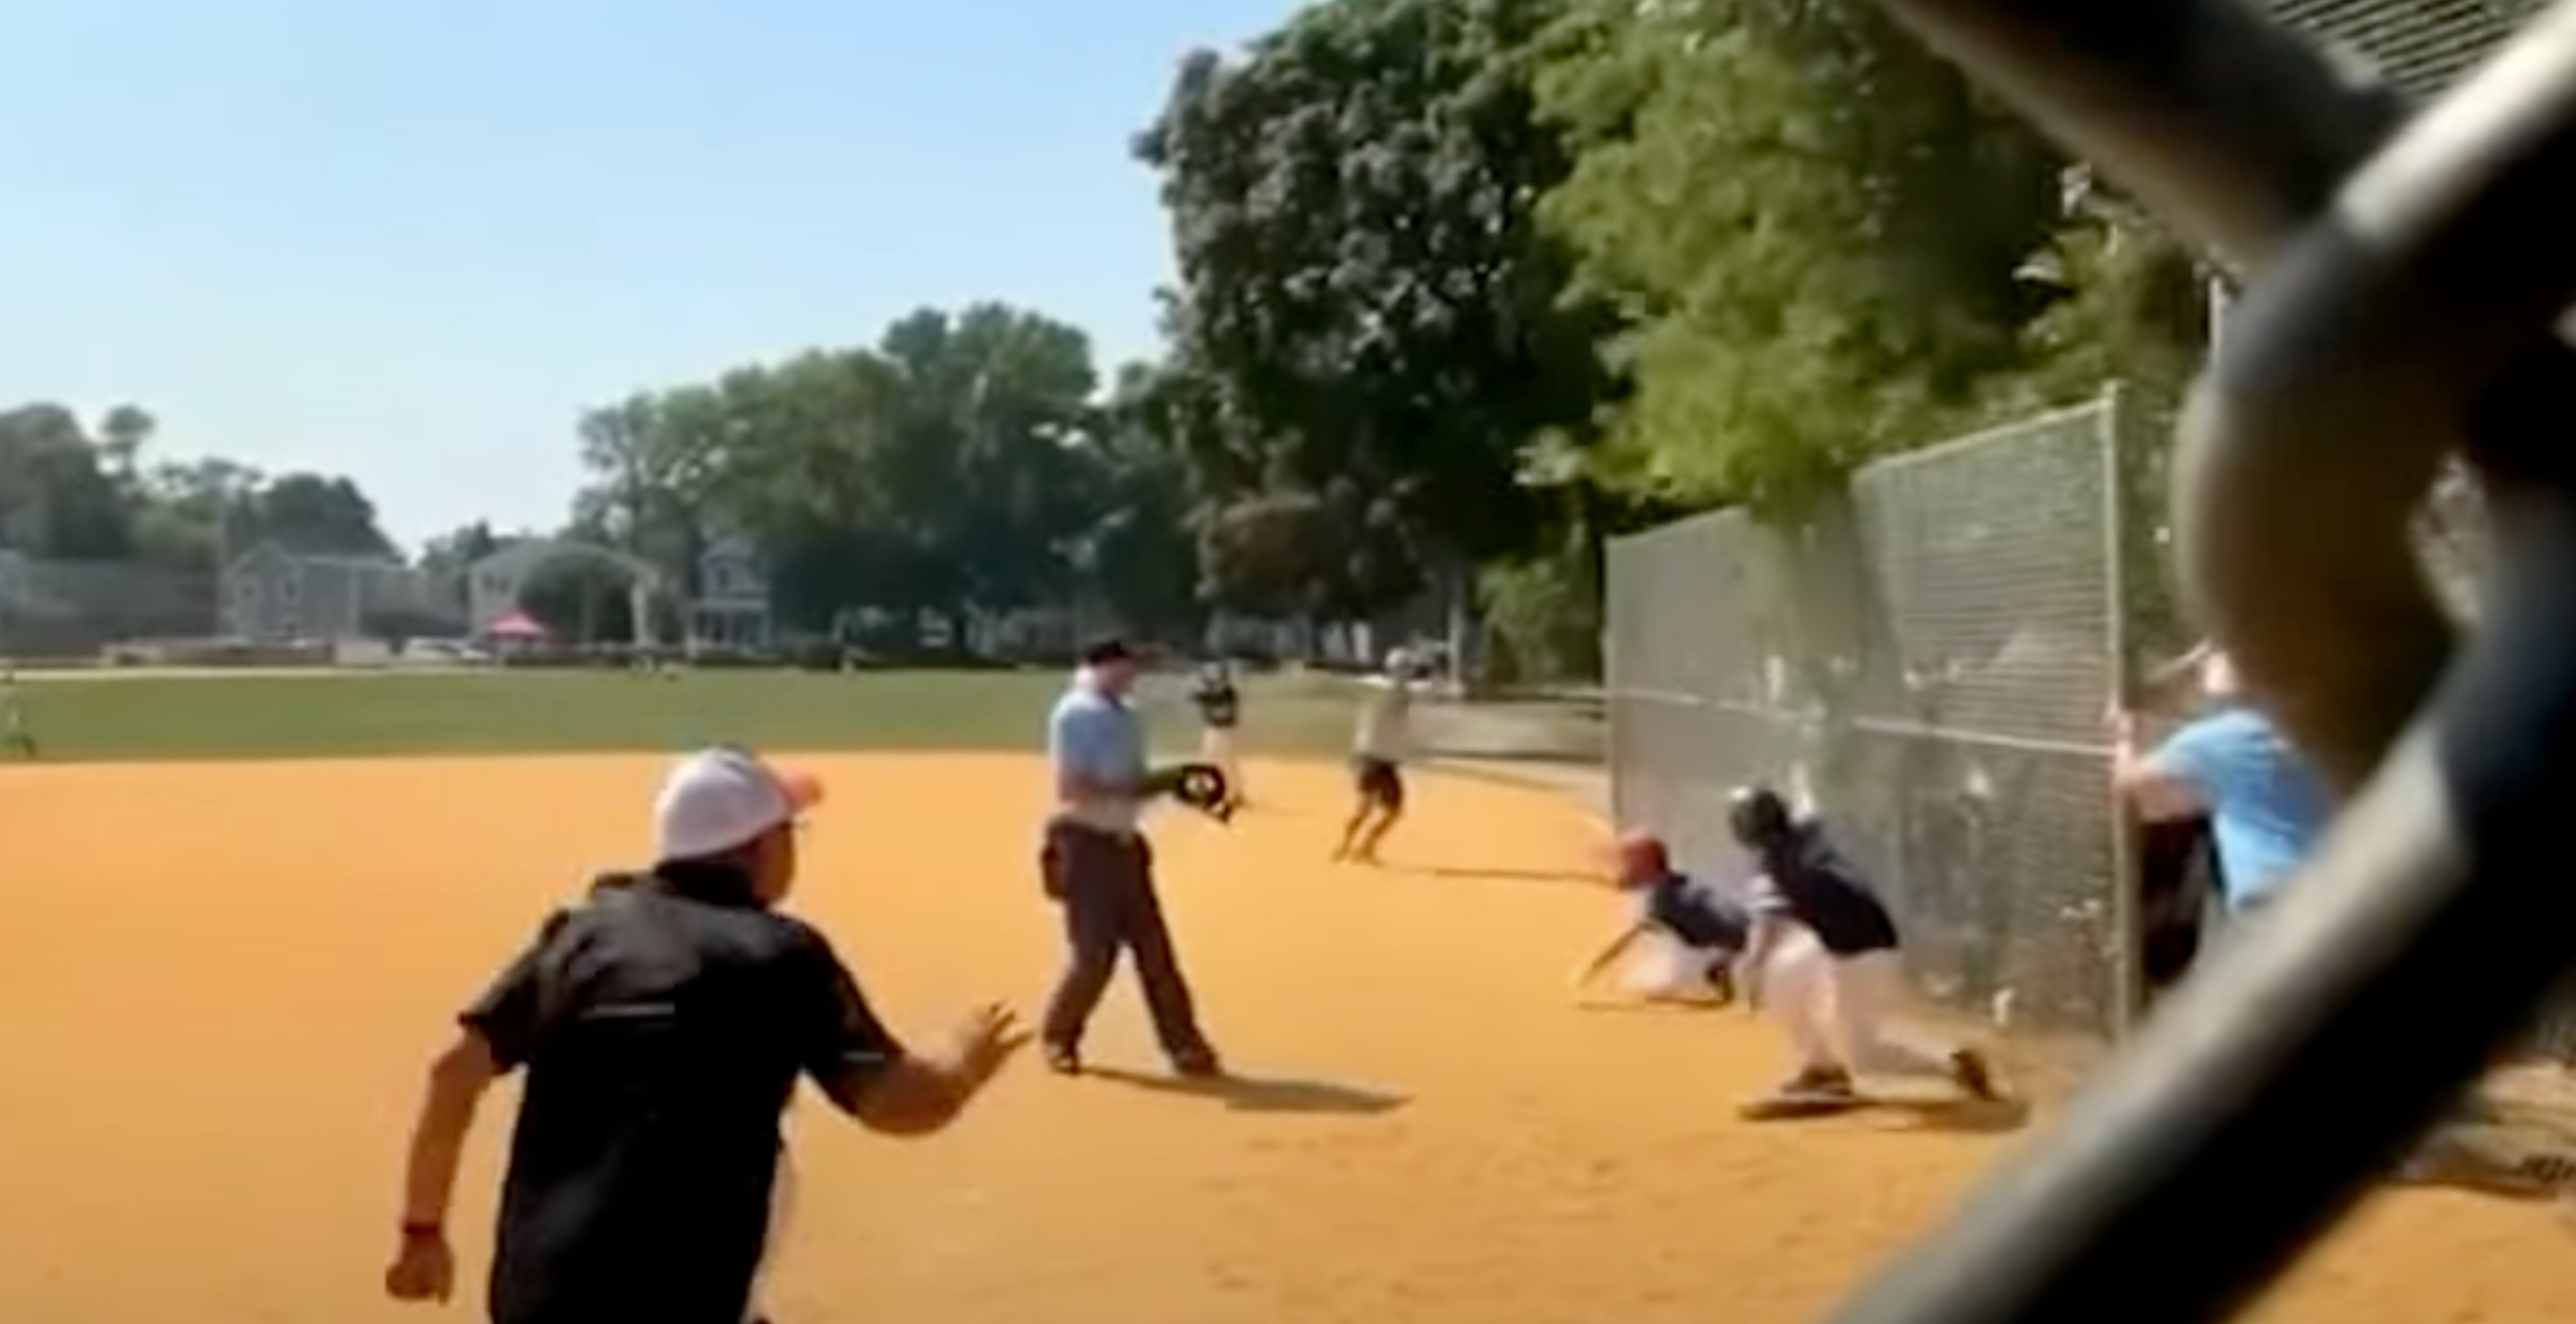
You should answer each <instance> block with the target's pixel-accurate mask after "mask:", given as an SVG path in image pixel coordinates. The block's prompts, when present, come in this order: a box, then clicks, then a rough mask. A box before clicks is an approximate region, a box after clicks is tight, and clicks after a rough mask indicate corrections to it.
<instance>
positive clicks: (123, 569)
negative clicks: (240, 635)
mask: <svg viewBox="0 0 2576 1324" xmlns="http://www.w3.org/2000/svg"><path fill="white" fill-rule="evenodd" d="M215 616H216V597H215V577H214V575H213V574H211V573H207V572H190V571H184V570H168V569H163V568H160V567H157V566H144V565H132V564H127V563H123V562H114V561H43V560H36V559H34V558H31V557H25V556H20V555H19V554H17V553H15V552H10V551H7V550H0V657H13V658H16V659H19V660H21V661H30V660H56V659H70V658H78V659H82V660H91V659H95V658H96V657H97V656H98V654H99V650H100V649H101V648H104V647H106V646H107V645H109V644H113V643H118V642H121V641H124V640H129V639H156V638H201V637H204V636H206V635H211V634H213V633H214V632H215V628H216V626H215Z"/></svg>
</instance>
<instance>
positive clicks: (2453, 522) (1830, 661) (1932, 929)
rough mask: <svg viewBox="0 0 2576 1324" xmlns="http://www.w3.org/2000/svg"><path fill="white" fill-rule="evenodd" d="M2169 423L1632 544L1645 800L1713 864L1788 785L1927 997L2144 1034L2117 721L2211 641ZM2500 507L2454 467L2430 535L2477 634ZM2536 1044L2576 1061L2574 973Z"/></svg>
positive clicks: (1622, 617) (1955, 453) (2125, 414)
mask: <svg viewBox="0 0 2576 1324" xmlns="http://www.w3.org/2000/svg"><path fill="white" fill-rule="evenodd" d="M2164 423H2165V420H2160V419H2157V420H2151V419H2148V418H2145V417H2143V414H2142V411H2140V410H2137V409H2135V408H2134V407H2132V406H2131V405H2130V404H2129V403H2127V400H2126V397H2125V396H2123V395H2122V394H2121V393H2120V392H2118V391H2116V390H2114V391H2112V392H2110V393H2107V394H2105V395H2104V396H2103V397H2102V398H2100V399H2098V400H2096V401H2094V402H2092V403H2090V404H2085V405H2081V406H2078V407H2076V408H2072V409H2068V410H2064V411H2061V412H2058V413H2053V414H2047V415H2044V416H2041V417H2037V418H2032V419H2028V420H2025V421H2022V422H2019V423H2014V424H2011V425H2009V426H2005V427H2000V428H1996V429H1993V430H1991V431H1987V432H1981V433H1978V434H1976V435H1974V436H1968V437H1962V438H1959V439H1957V440H1955V441H1951V442H1947V443H1945V444H1942V445H1937V446H1933V447H1930V448H1928V449H1924V450H1919V451H1913V452H1909V453H1906V454H1903V455H1898V456H1894V457H1891V458H1889V459H1884V460H1880V461H1878V462H1877V463H1875V464H1872V465H1869V466H1868V467H1866V468H1864V469H1862V470H1860V471H1859V472H1858V473H1856V474H1854V475H1853V477H1852V479H1851V481H1850V482H1849V483H1848V484H1847V485H1846V486H1845V489H1844V490H1843V491H1842V492H1840V493H1838V494H1836V495H1835V497H1834V498H1833V499H1831V500H1828V501H1826V502H1825V503H1823V504H1822V506H1821V507H1820V508H1819V509H1818V510H1816V511H1815V512H1813V514H1812V515H1811V516H1810V517H1809V518H1808V519H1807V520H1806V521H1805V522H1804V523H1803V524H1801V525H1800V526H1799V527H1796V528H1794V529H1790V528H1781V527H1775V526H1771V525H1766V524H1763V523H1760V522H1757V521H1755V520H1754V519H1752V518H1750V517H1749V516H1747V515H1746V514H1745V513H1744V512H1742V511H1737V510H1725V511H1718V512H1715V513H1712V514H1706V515H1700V516H1696V517H1694V518H1691V519H1686V520H1682V521H1679V522H1676V523H1673V524H1668V525H1665V526H1663V527H1661V528H1657V529H1653V530H1650V531H1648V532H1645V533H1641V534H1637V535H1634V536H1631V537H1626V538H1621V539H1617V540H1614V541H1613V542H1612V543H1611V544H1610V547H1609V554H1608V564H1607V567H1606V585H1605V599H1606V617H1607V619H1606V622H1605V628H1606V639H1605V648H1604V653H1605V662H1606V665H1607V673H1608V674H1607V681H1608V684H1607V694H1608V708H1609V716H1610V736H1609V753H1610V759H1609V761H1610V766H1611V788H1612V799H1613V803H1614V806H1615V809H1616V812H1617V814H1618V816H1619V817H1620V819H1621V821H1622V822H1624V823H1628V824H1633V825H1639V826H1646V827H1651V828H1653V829H1655V830H1656V831H1658V832H1660V833H1662V834H1664V835H1665V836H1666V838H1667V839H1668V840H1670V841H1671V842H1672V844H1673V847H1674V849H1675V851H1676V852H1677V853H1678V854H1679V855H1680V856H1681V857H1682V858H1684V859H1685V860H1689V861H1693V862H1696V863H1699V864H1702V865H1707V864H1713V863H1717V862H1720V861H1723V860H1725V859H1727V858H1728V857H1729V856H1730V855H1731V854H1732V852H1731V848H1730V847H1729V846H1728V844H1727V843H1726V841H1725V840H1724V837H1725V797H1726V794H1727V792H1728V791H1729V790H1730V789H1731V788H1733V787H1735V786H1738V785H1743V784H1746V783H1749V782H1755V781H1766V782H1770V783H1772V784H1774V785H1777V786H1780V787H1781V788H1782V789H1784V790H1785V791H1787V792H1789V793H1790V794H1791V795H1793V796H1794V797H1798V798H1802V799H1805V800H1807V801H1809V802H1811V803H1814V804H1817V805H1820V806H1822V807H1824V808H1825V809H1827V810H1828V811H1829V813H1830V816H1831V818H1832V820H1833V822H1834V824H1835V827H1836V830H1837V833H1838V835H1839V836H1841V837H1842V838H1843V839H1844V840H1845V841H1846V842H1847V843H1848V844H1849V845H1850V847H1851V849H1852V850H1853V852H1854V853H1855V854H1856V855H1857V856H1859V857H1860V860H1861V863H1863V864H1864V865H1865V866H1867V867H1868V868H1869V869H1870V870H1871V872H1872V874H1873V876H1874V877H1875V878H1876V879H1878V880H1879V882H1880V883H1881V885H1882V886H1883V887H1884V888H1885V889H1886V891H1887V893H1888V897H1889V900H1890V901H1891V902H1892V903H1893V905H1894V906H1895V908H1896V910H1897V912H1898V918H1899V920H1900V922H1901V923H1903V924H1904V926H1905V929H1906V933H1907V945H1908V947H1909V948H1911V951H1910V953H1909V959H1910V960H1911V962H1912V964H1913V972H1914V975H1915V977H1916V980H1917V981H1918V983H1919V984H1920V985H1921V986H1922V987H1923V988H1924V990H1925V991H1926V992H1928V993H1930V994H1932V995H1933V996H1934V997H1936V998H1938V999H1940V1000H1942V1001H1944V1002H1947V1003H1950V1004H1951V1005H1953V1006H1956V1007H1958V1008H1960V1009H1961V1010H1965V1011H1970V1012H1973V1013H1976V1014H1979V1015H1988V1014H2005V1013H2008V1015H2009V1017H2010V1019H2012V1020H2013V1021H2014V1022H2016V1023H2017V1024H2020V1025H2023V1026H2028V1027H2036V1028H2046V1029H2062V1030H2075V1031H2083V1032H2089V1033H2092V1034H2097V1035H2109V1034H2113V1033H2116V1032H2117V1031H2118V1030H2119V1029H2120V1028H2122V1026H2123V1025H2125V1024H2126V1023H2127V1021H2128V1019H2129V1017H2130V1014H2131V1013H2132V1012H2133V1011H2134V1010H2135V1009H2137V1008H2138V1007H2140V1006H2142V1005H2143V1003H2144V1000H2145V998H2144V994H2145V990H2144V988H2143V987H2142V980H2143V974H2144V971H2143V966H2142V957H2143V955H2144V944H2145V940H2146V937H2147V934H2146V933H2145V917H2143V916H2141V915H2140V913H2139V907H2140V904H2141V902H2142V900H2143V897H2142V887H2141V879H2140V878H2139V877H2138V871H2137V868H2136V862H2135V861H2134V860H2133V859H2132V847H2133V844H2134V843H2133V839H2132V829H2131V828H2130V827H2129V825H2127V824H2126V823H2125V822H2124V820H2123V816H2122V815H2121V814H2120V813H2119V812H2117V803H2118V802H2117V800H2116V798H2115V797H2114V795H2113V793H2112V788H2111V748H2110V741H2109V731H2108V728H2107V723H2106V720H2105V719H2106V717H2107V716H2108V713H2109V710H2110V708H2111V706H2112V703H2113V700H2114V697H2115V696H2124V697H2131V698H2135V697H2138V696H2137V694H2136V691H2137V690H2138V689H2139V686H2137V685H2136V684H2133V680H2135V679H2137V678H2139V677H2141V676H2142V675H2143V674H2144V673H2145V671H2146V669H2148V668H2152V667H2155V666H2157V665H2158V664H2160V663H2162V662H2164V661H2167V660H2169V659H2172V658H2174V657H2176V656H2178V655H2179V654H2180V653H2181V652H2182V651H2183V650H2184V649H2185V648H2187V647H2188V646H2189V644H2190V642H2191V633H2190V631H2189V629H2188V628H2187V626H2186V625H2185V623H2184V621H2183V619H2182V613H2181V611H2180V609H2179V607H2178V605H2177V598H2176V593H2175V589H2174V582H2173V579H2172V574H2171V570H2170V566H2169V557H2168V556H2167V553H2166V546H2165V538H2164V535H2163V511H2164V506H2165V495H2166V487H2165V465H2164V456H2165V454H2166V450H2165V448H2164V447H2163V446H2161V445H2159V444H2156V441H2157V439H2156V437H2155V436H2154V434H2153V433H2152V432H2151V431H2150V429H2151V428H2161V427H2162V426H2163V425H2164ZM2485 525H2486V520H2485V512H2484V510H2483V508H2482V506H2481V504H2480V502H2479V500H2478V495H2477V489H2476V486H2475V484H2474V483H2473V482H2471V481H2469V479H2468V477H2467V475H2465V474H2464V473H2452V474H2450V475H2447V476H2446V477H2445V479H2444V480H2443V482H2442V483H2441V484H2440V485H2439V486H2438V487H2437V488H2436V490H2435V493H2434V496H2433V498H2432V499H2431V500H2430V501H2429V502H2428V503H2427V505H2426V507H2425V509H2424V511H2423V516H2422V524H2421V527H2420V529H2419V539H2418V541H2419V547H2420V550H2421V552H2422V556H2423V560H2424V564H2425V567H2426V570H2427V572H2428V574H2429V575H2430V576H2431V577H2432V579H2433V580H2434V581H2435V583H2436V585H2437V586H2438V587H2440V588H2441V589H2443V591H2444V595H2445V596H2446V597H2447V598H2448V599H2449V600H2450V601H2451V602H2452V604H2453V605H2454V606H2455V607H2456V608H2457V609H2458V610H2459V611H2460V613H2461V615H2462V617H2463V620H2464V622H2466V623H2467V624H2469V625H2470V627H2471V628H2474V616H2475V597H2476V595H2475V587H2476V583H2477V581H2478V580H2479V579H2480V578H2481V577H2482V575H2483V571H2484V566H2485V562H2486V559H2487V558H2486V552H2487V547H2486V537H2485ZM2530 1044H2531V1047H2532V1048H2533V1049H2534V1050H2535V1051H2536V1052H2537V1053H2539V1054H2540V1055H2543V1056H2547V1057H2550V1058H2555V1059H2557V1060H2559V1061H2562V1062H2576V985H2571V988H2570V990H2569V995H2568V997H2566V998H2565V999H2562V1001H2561V1004H2560V1009H2559V1010H2557V1011H2554V1012H2552V1013H2551V1014H2550V1015H2548V1016H2547V1017H2544V1018H2543V1020H2542V1022H2541V1023H2540V1024H2539V1025H2537V1026H2535V1027H2534V1030H2533V1035H2532V1038H2531V1040H2530Z"/></svg>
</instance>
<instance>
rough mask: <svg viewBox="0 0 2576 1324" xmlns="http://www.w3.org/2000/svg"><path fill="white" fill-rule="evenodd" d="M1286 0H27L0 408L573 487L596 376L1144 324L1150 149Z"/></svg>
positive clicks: (1157, 278) (400, 512)
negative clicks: (1180, 80)
mask: <svg viewBox="0 0 2576 1324" xmlns="http://www.w3.org/2000/svg"><path fill="white" fill-rule="evenodd" d="M1293 7H1294V5H1293V3H1292V0H1105V2H1104V0H1094V2H1093V3H1089V4H1075V3H1070V2H1069V0H1052V2H1051V3H1050V2H1047V0H982V2H977V0H962V2H960V3H957V4H954V5H936V4H926V3H918V2H914V3H902V4H897V3H890V2H888V0H734V3H730V4H728V3H723V2H722V0H520V3H516V4H505V3H500V2H499V0H448V3H445V4H438V5H427V4H404V3H394V0H129V2H128V3H123V4H99V5H81V4H46V3H42V2H41V0H0V50H7V51H8V52H10V61H9V63H10V71H9V75H8V76H7V77H6V78H0V187H5V190H6V193H5V201H0V405H9V404H15V403H19V402H22V401H26V400H38V399H43V400H58V401H61V402H63V403H65V404H69V405H71V406H73V407H74V408H76V409H79V410H80V411H82V412H83V413H84V414H85V415H86V416H88V417H91V418H92V419H95V418H96V416H97V414H98V412H99V411H101V410H103V409H105V408H106V407H107V406H109V405H111V404H114V403H117V402H119V401H133V402H135V403H138V404H141V405H143V406H144V407H145V408H147V409H149V410H151V411H152V412H153V413H154V414H155V415H156V416H157V417H158V418H159V419H160V420H161V425H162V426H161V435H160V438H159V440H158V442H157V443H156V449H157V450H158V451H159V452H160V453H161V455H162V457H163V458H179V457H186V456H193V455H199V454H206V453H218V454H224V455H229V456H232V457H234V458H237V459H240V460H243V461H246V462H249V463H252V464H255V465H257V466H260V467H262V468H265V469H268V470H270V471H272V472H282V471H287V470H292V469H315V470H321V471H325V472H337V473H347V474H349V475H351V476H353V477H355V478H356V479H357V480H358V481H359V482H360V483H361V484H362V485H363V486H364V487H365V488H366V489H367V491H368V492H369V493H370V494H371V495H373V496H374V497H375V499H376V501H377V504H378V506H379V507H380V508H381V513H382V515H383V518H384V521H385V524H386V526H387V528H388V530H389V531H390V532H392V533H393V534H394V535H395V536H396V537H397V538H398V539H400V540H402V541H403V542H404V543H406V544H407V545H409V544H414V543H417V542H418V540H419V539H421V538H422V537H424V536H427V535H430V534H434V533H437V532H441V531H443V530H445V529H447V528H449V527H452V526H454V525H456V524H459V523H462V522H464V521H467V520H470V519H473V518H476V517H490V518H491V519H493V520H494V521H495V522H496V523H497V524H499V525H501V526H503V527H517V526H522V525H536V526H546V525H551V524H553V523H555V522H556V521H557V520H559V519H560V518H561V516H562V514H563V512H564V510H565V506H566V502H567V500H568V498H569V496H570V494H571V492H572V489H573V487H574V486H575V484H576V483H577V482H578V480H579V473H578V469H577V466H576V464H575V461H574V439H573V433H572V425H573V421H574V418H575V417H576V415H577V414H578V413H579V411H580V409H581V408H582V407H583V406H584V405H586V404H591V403H598V402H604V401H607V400H610V399H614V398H616V397H618V396H620V395H623V394H625V393H626V392H628V391H629V390H632V389H634V388H637V387H649V386H657V385H668V384H676V383H678V382H681V381H685V380H690V379H693V378H698V377H702V376H706V375H710V374H712V373H714V372H716V371H719V370H721V369H723V368H725V367H727V366H730V365H732V364H735V363H739V362H743V361H746V360H750V359H758V358H768V357H774V356H780V355H785V354H790V353H793V352H795V351H797V350H799V349H802V348H805V347H808V346H812V345H818V344H849V343H861V342H868V341H873V340H874V339H875V337H876V335H877V333H878V332H879V330H881V329H882V328H883V326H884V325H885V324H886V323H887V322H888V321H890V320H892V319H893V318H894V317H896V316H898V315H900V314H902V313H903V312H905V311H908V310H910V309H911V308H913V307H915V306H918V305H921V304H925V303H928V304H940V305H957V304H963V303H965V302H968V301H971V300H974V299H978V298H988V297H989V298H1002V299H1008V300H1011V301H1013V302H1016V303H1022V304H1026V305H1029V306H1032V307H1036V308H1039V309H1042V310H1044V311H1046V312H1048V313H1051V314H1054V315H1056V316H1059V317H1063V318H1065V319H1067V320H1069V321H1072V322H1075V323H1077V324H1080V325H1082V326H1084V327H1085V328H1087V329H1089V330H1090V331H1091V332H1092V333H1093V335H1094V337H1095V341H1096V348H1097V349H1098V351H1099V354H1100V358H1101V360H1102V364H1103V368H1104V370H1106V369H1107V368H1108V367H1109V366H1110V365H1111V364H1114V363H1115V362H1117V361H1118V360H1120V359H1123V358H1129V357H1137V356H1141V355H1144V354H1146V353H1149V352H1150V351H1151V350H1152V348H1153V344H1154V330H1153V307H1152V302H1151V292H1152V289H1153V287H1154V286H1155V285H1156V284H1158V283H1160V282H1162V281H1163V280H1165V279H1166V277H1167V273H1168V270H1169V264H1168V256H1167V252H1168V246H1167V243H1166V233H1165V230H1164V225H1163V218H1162V213H1161V210H1160V208H1159V206H1158V204H1157V202H1156V200H1155V197H1154V187H1153V180H1152V178H1151V176H1149V175H1148V174H1147V173H1146V172H1145V171H1144V170H1143V169H1142V168H1140V167H1138V166H1136V165H1134V164H1132V163H1131V162H1130V161H1129V160H1128V157H1127V154H1126V148H1127V139H1128V136H1129V134H1130V133H1132V132H1133V131H1134V130H1135V129H1137V128H1138V127H1140V126H1142V125H1143V124H1144V123H1146V122H1147V121H1148V120H1149V119H1150V118H1151V117H1152V115H1153V113H1154V111H1155V110H1156V108H1157V107H1158V106H1159V105H1160V104H1161V101H1162V97H1163V94H1164V92H1165V91H1166V90H1167V89H1168V87H1169V85H1170V79H1171V74H1172V71H1173V69H1174V67H1175V64H1176V62H1177V60H1178V59H1179V57H1180V56H1181V55H1182V54H1183V52H1185V51H1186V50H1188V49H1189V48H1190V47H1192V46H1198V45H1211V44H1214V45H1226V46H1231V45H1233V44H1235V43H1237V42H1240V41H1241V40H1243V39H1244V38H1246V37H1249V36H1251V35H1253V34H1255V33H1257V32H1259V31H1261V30H1263V29H1265V28H1268V27H1270V26H1272V25H1274V24H1275V23H1276V22H1278V21H1279V20H1280V19H1281V18H1283V17H1284V16H1285V15H1286V14H1287V13H1288V12H1289V11H1290V10H1291V9H1292V8H1293Z"/></svg>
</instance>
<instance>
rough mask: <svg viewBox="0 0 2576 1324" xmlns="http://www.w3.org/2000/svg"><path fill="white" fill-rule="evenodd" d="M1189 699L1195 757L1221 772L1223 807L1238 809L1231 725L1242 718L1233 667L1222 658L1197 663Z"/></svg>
mask: <svg viewBox="0 0 2576 1324" xmlns="http://www.w3.org/2000/svg"><path fill="white" fill-rule="evenodd" d="M1190 702H1192V703H1194V704H1197V705H1198V710H1199V758H1200V759H1201V760H1202V761H1204V762H1206V763H1208V764H1210V765H1211V766H1213V767H1215V768H1216V769H1217V770H1218V771H1220V772H1223V773H1224V774H1225V784H1226V787H1227V789H1228V790H1229V791H1230V792H1231V794H1230V795H1229V797H1228V800H1227V803H1226V805H1225V806H1224V807H1225V809H1226V811H1227V812H1229V813H1231V812H1232V811H1234V810H1237V809H1241V808H1242V807H1243V802H1244V796H1243V768H1242V766H1241V764H1239V763H1238V762H1237V761H1236V759H1235V750H1234V729H1235V726H1236V724H1237V723H1239V722H1240V721H1242V719H1243V696H1242V695H1241V694H1240V693H1239V692H1237V691H1236V689H1235V687H1234V668H1233V667H1231V666H1229V665H1227V663H1226V662H1225V661H1224V660H1223V659H1219V660H1216V661H1212V662H1209V663H1208V664H1207V665H1205V666H1203V667H1200V668H1199V675H1198V682H1197V683H1196V684H1195V685H1193V686H1191V687H1190Z"/></svg>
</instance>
